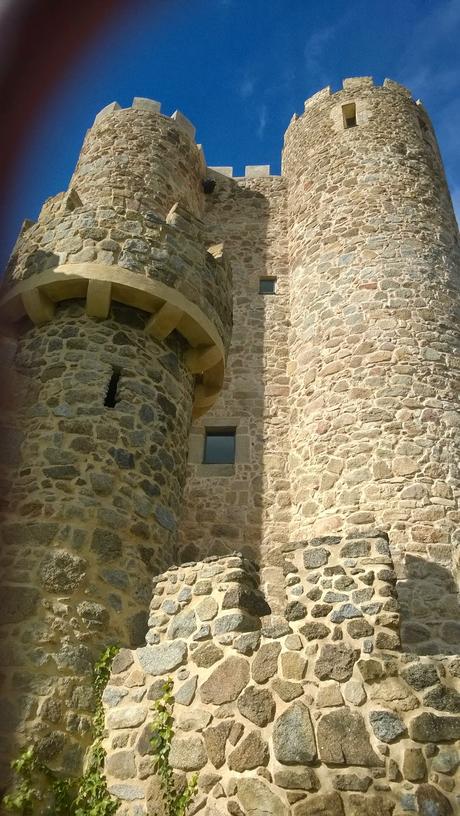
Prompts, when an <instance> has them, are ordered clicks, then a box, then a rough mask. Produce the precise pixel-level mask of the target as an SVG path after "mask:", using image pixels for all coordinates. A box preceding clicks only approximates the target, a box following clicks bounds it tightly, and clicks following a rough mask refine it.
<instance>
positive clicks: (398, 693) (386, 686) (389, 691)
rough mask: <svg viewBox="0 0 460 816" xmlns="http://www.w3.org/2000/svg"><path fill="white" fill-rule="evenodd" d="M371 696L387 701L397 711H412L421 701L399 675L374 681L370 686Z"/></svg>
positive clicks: (371, 697)
mask: <svg viewBox="0 0 460 816" xmlns="http://www.w3.org/2000/svg"><path fill="white" fill-rule="evenodd" d="M369 697H370V699H371V700H375V701H377V702H380V703H386V704H387V705H388V706H389V707H390V708H394V709H396V710H397V711H411V710H412V709H414V708H417V707H418V705H419V702H418V700H417V698H416V697H415V695H414V694H412V692H411V691H410V689H409V688H408V687H407V686H406V684H405V683H404V682H403V681H402V680H400V679H399V678H398V677H387V678H386V679H385V680H382V681H379V682H377V683H373V684H372V685H371V686H370V688H369Z"/></svg>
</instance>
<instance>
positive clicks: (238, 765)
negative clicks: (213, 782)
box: [228, 731, 270, 773]
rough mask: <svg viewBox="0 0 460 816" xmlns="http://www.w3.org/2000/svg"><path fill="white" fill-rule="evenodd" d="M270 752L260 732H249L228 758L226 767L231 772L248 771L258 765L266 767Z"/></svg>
mask: <svg viewBox="0 0 460 816" xmlns="http://www.w3.org/2000/svg"><path fill="white" fill-rule="evenodd" d="M269 759H270V752H269V750H268V745H267V743H266V742H265V740H264V739H262V737H261V735H260V731H250V732H249V734H247V736H246V737H244V738H243V739H242V740H241V742H240V743H239V744H238V745H237V747H236V748H234V749H233V751H232V752H231V754H229V756H228V767H229V768H230V770H232V771H239V772H240V773H242V772H243V771H250V770H251V769H252V768H257V767H258V766H259V765H268V761H269Z"/></svg>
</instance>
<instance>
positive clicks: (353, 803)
mask: <svg viewBox="0 0 460 816" xmlns="http://www.w3.org/2000/svg"><path fill="white" fill-rule="evenodd" d="M348 807H349V811H348V812H349V814H350V816H391V815H392V813H393V811H394V809H395V803H394V801H392V797H390V796H385V795H384V794H377V795H375V796H370V795H369V794H368V793H366V794H358V793H354V794H353V793H352V794H350V797H349V799H348Z"/></svg>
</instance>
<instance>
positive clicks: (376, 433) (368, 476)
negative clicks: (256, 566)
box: [283, 78, 460, 571]
mask: <svg viewBox="0 0 460 816" xmlns="http://www.w3.org/2000/svg"><path fill="white" fill-rule="evenodd" d="M350 103H355V105H356V126H354V127H350V128H348V129H346V128H345V127H344V116H343V111H342V106H343V105H346V104H350ZM283 175H284V177H285V178H286V180H287V182H288V190H289V193H288V202H289V203H288V208H289V232H290V237H289V241H290V269H291V320H292V330H291V334H290V353H291V357H292V363H291V364H290V371H291V374H292V379H291V394H290V402H291V408H292V410H291V417H290V427H291V443H292V455H291V457H290V468H291V480H292V490H293V524H292V536H293V538H294V539H296V538H299V537H302V536H305V537H309V536H310V535H311V534H325V533H329V532H330V533H335V532H336V531H337V530H341V529H343V528H346V527H347V526H352V527H355V526H356V525H362V526H363V528H364V529H365V527H366V525H372V524H375V523H376V524H377V525H378V526H382V527H383V528H384V529H386V530H388V531H391V535H390V538H391V542H392V547H393V549H394V556H395V560H396V565H397V569H398V571H399V570H400V567H401V555H402V553H403V551H404V550H407V551H409V552H411V553H413V554H418V555H420V556H421V557H424V556H425V555H428V557H429V558H431V559H432V560H433V561H435V562H438V563H441V564H442V565H444V567H446V568H447V569H450V570H452V569H453V568H455V567H456V565H455V562H454V560H453V557H452V547H453V546H455V545H456V544H458V530H459V519H460V517H459V508H458V498H459V493H460V481H459V472H458V461H459V433H458V430H459V423H460V413H459V402H458V370H459V363H460V352H459V349H460V342H459V341H460V334H459V328H458V326H459V323H458V315H459V303H460V293H459V289H460V277H459V268H460V253H459V237H458V229H457V225H456V222H455V218H454V213H453V210H452V205H451V201H450V197H449V192H448V189H447V185H446V183H445V177H444V173H443V170H442V165H441V162H440V158H439V152H438V150H437V146H436V140H435V137H434V134H433V132H432V129H431V125H430V124H429V120H428V117H427V116H426V114H425V112H424V111H423V109H422V108H421V107H420V106H419V105H417V104H415V102H414V101H413V100H412V99H411V98H410V93H409V92H408V91H407V90H406V89H404V88H401V86H398V85H397V84H396V83H391V82H387V83H386V84H385V85H384V86H383V87H374V86H373V84H372V81H371V80H370V79H367V78H360V79H356V80H355V79H350V80H345V81H344V89H343V90H341V91H339V92H337V93H334V94H330V91H329V89H325V91H323V92H321V93H320V94H317V95H316V96H315V97H313V98H312V100H307V103H306V111H305V114H304V115H302V116H301V117H300V118H296V119H295V120H294V121H293V122H292V123H291V125H290V127H289V128H288V130H287V133H286V137H285V148H284V157H283Z"/></svg>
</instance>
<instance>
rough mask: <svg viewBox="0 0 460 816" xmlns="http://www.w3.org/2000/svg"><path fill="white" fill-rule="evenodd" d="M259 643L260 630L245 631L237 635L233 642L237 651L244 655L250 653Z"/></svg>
mask: <svg viewBox="0 0 460 816" xmlns="http://www.w3.org/2000/svg"><path fill="white" fill-rule="evenodd" d="M259 643H260V632H245V633H244V634H242V635H238V637H237V638H235V640H234V642H233V646H234V648H235V649H236V651H237V652H240V654H244V655H252V654H253V653H254V652H255V651H256V649H257V648H258V646H259Z"/></svg>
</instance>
